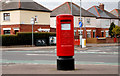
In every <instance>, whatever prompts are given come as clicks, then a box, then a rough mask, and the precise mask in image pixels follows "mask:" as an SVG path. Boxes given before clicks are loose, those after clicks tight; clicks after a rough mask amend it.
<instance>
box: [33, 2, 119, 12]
mask: <svg viewBox="0 0 120 76" xmlns="http://www.w3.org/2000/svg"><path fill="white" fill-rule="evenodd" d="M34 1H36V2H38V3H40V4H42V5H44V6H45V7H47V8H49V9H50V10H52V9H54V8H55V7H57V6H59V5H61V4H63V3H64V2H70V1H71V0H34ZM119 1H120V0H82V7H83V8H84V9H88V8H90V7H92V6H94V5H97V6H98V5H99V4H100V3H104V4H105V9H106V10H108V11H111V10H113V9H118V2H119ZM72 2H74V3H76V4H78V5H79V2H80V0H72Z"/></svg>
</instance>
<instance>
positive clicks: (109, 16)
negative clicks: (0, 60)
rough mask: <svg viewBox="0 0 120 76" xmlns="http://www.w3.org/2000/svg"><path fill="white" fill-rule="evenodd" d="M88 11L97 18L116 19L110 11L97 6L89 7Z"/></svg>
mask: <svg viewBox="0 0 120 76" xmlns="http://www.w3.org/2000/svg"><path fill="white" fill-rule="evenodd" d="M88 11H89V12H91V13H93V14H94V15H96V16H97V18H106V19H118V17H117V16H115V15H113V14H112V13H110V12H108V11H106V10H101V9H100V8H99V7H98V6H93V7H91V8H89V9H88Z"/></svg>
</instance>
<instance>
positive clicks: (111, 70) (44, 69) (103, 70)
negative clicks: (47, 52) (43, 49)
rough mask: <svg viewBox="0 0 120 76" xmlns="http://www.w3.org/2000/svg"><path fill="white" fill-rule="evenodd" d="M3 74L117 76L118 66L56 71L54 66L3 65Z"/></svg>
mask: <svg viewBox="0 0 120 76" xmlns="http://www.w3.org/2000/svg"><path fill="white" fill-rule="evenodd" d="M2 73H3V74H118V66H117V65H116V66H113V65H93V64H91V65H90V64H89V65H84V64H83V65H82V64H81V65H75V70H72V71H61V70H59V71H58V70H57V68H56V65H50V64H49V65H44V64H12V65H3V67H2Z"/></svg>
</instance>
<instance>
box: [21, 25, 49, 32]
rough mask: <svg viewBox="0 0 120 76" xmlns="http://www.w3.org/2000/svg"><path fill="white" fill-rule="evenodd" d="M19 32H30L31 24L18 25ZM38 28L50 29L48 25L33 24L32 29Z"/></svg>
mask: <svg viewBox="0 0 120 76" xmlns="http://www.w3.org/2000/svg"><path fill="white" fill-rule="evenodd" d="M20 26H21V27H20V32H32V25H23V24H22V25H20ZM39 28H42V29H50V25H33V31H34V32H35V31H38V29H39Z"/></svg>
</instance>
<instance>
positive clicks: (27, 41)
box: [2, 32, 56, 46]
mask: <svg viewBox="0 0 120 76" xmlns="http://www.w3.org/2000/svg"><path fill="white" fill-rule="evenodd" d="M49 36H56V33H46V32H42V33H34V43H35V41H36V40H37V39H46V41H47V45H49ZM31 44H32V33H31V32H29V33H25V32H24V33H23V32H21V33H17V35H2V45H3V46H10V45H31Z"/></svg>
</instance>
